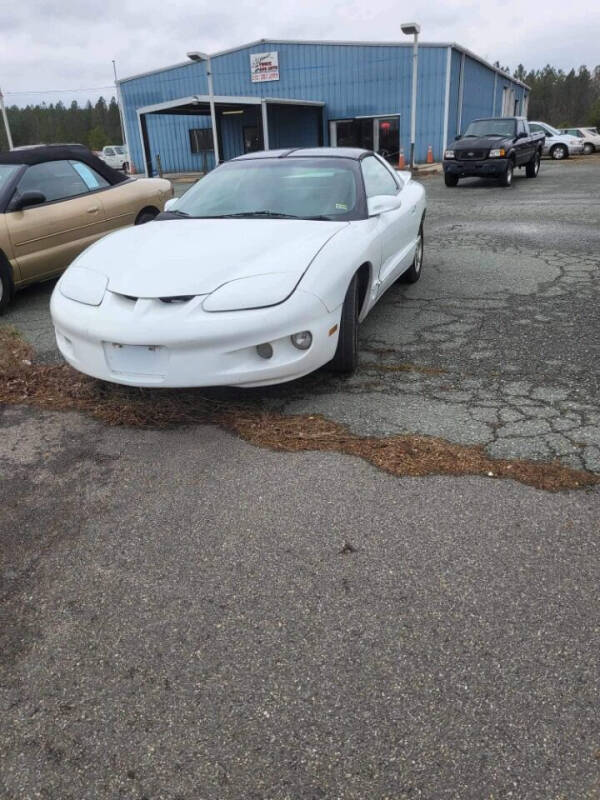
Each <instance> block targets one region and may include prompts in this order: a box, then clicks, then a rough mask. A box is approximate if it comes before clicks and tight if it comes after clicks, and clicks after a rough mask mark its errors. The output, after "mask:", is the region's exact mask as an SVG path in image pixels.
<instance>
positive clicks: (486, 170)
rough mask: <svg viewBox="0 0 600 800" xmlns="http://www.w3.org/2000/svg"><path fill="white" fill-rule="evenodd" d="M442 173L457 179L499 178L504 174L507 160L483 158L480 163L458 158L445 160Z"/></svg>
mask: <svg viewBox="0 0 600 800" xmlns="http://www.w3.org/2000/svg"><path fill="white" fill-rule="evenodd" d="M443 164H444V172H445V173H447V174H449V175H456V177H457V178H500V177H502V175H504V173H505V172H506V168H507V165H508V159H506V158H485V159H482V160H480V161H471V160H468V161H467V160H465V161H461V160H460V159H458V158H456V159H455V158H452V159H447V160H445V161H444V162H443Z"/></svg>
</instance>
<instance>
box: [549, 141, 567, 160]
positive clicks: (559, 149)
mask: <svg viewBox="0 0 600 800" xmlns="http://www.w3.org/2000/svg"><path fill="white" fill-rule="evenodd" d="M550 155H551V157H552V158H553V159H554V160H555V161H562V159H563V158H568V157H569V151H568V150H567V148H566V147H565V145H564V144H555V145H554V147H553V148H552V149H551V150H550Z"/></svg>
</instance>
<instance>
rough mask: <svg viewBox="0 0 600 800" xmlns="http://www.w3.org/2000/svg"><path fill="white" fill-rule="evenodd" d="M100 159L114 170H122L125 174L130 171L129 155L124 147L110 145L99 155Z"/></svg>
mask: <svg viewBox="0 0 600 800" xmlns="http://www.w3.org/2000/svg"><path fill="white" fill-rule="evenodd" d="M98 157H99V158H101V159H102V161H104V163H105V164H108V166H109V167H112V168H113V169H122V170H123V172H127V171H128V170H129V153H128V152H127V148H126V147H124V146H123V145H120V144H108V145H106V147H103V148H102V150H101V152H100V153H98Z"/></svg>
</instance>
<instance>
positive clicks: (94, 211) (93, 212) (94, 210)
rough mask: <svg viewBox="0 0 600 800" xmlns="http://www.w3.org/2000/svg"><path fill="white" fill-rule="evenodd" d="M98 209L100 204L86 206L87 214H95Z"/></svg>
mask: <svg viewBox="0 0 600 800" xmlns="http://www.w3.org/2000/svg"><path fill="white" fill-rule="evenodd" d="M98 211H100V206H91V208H88V210H87V213H88V214H97V213H98Z"/></svg>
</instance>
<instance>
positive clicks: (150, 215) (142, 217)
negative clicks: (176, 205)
mask: <svg viewBox="0 0 600 800" xmlns="http://www.w3.org/2000/svg"><path fill="white" fill-rule="evenodd" d="M156 216H158V211H156V210H153V209H150V208H147V209H146V210H145V211H140V213H139V214H138V217H137V219H136V221H135V224H136V225H144V224H145V223H146V222H152V220H153V219H154V218H155V217H156Z"/></svg>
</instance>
